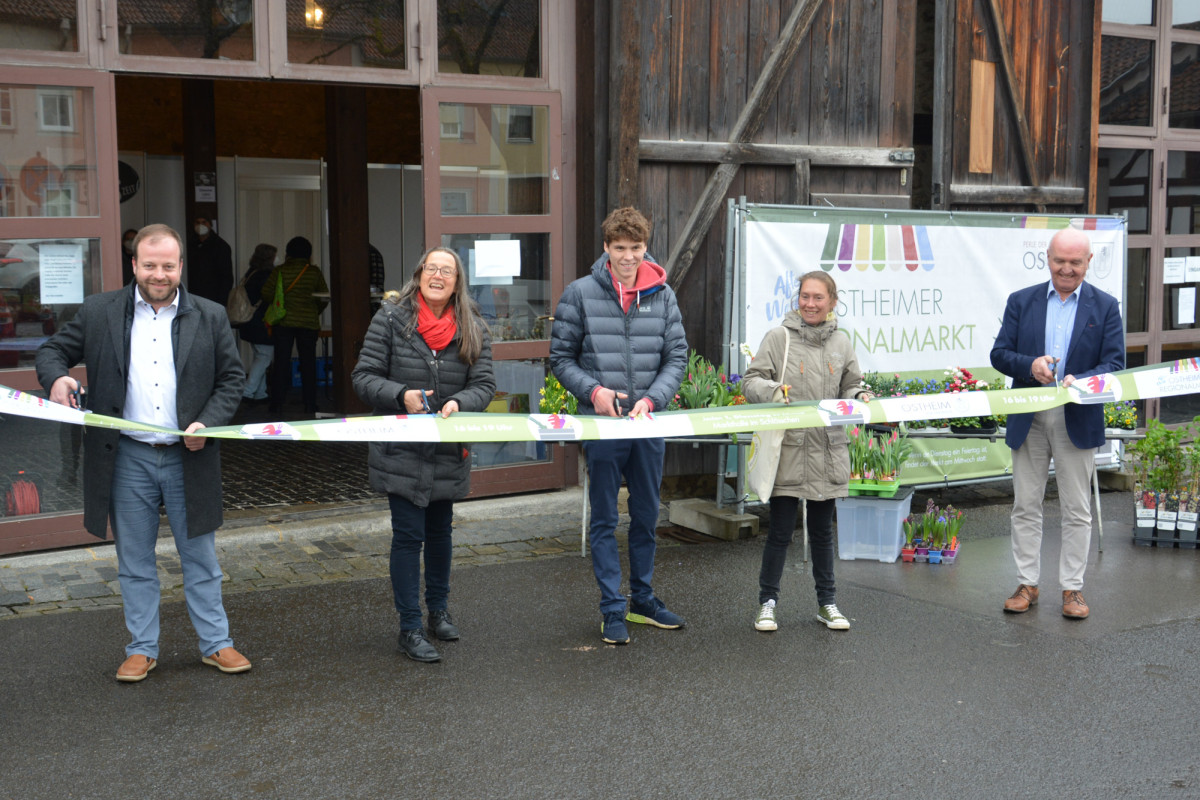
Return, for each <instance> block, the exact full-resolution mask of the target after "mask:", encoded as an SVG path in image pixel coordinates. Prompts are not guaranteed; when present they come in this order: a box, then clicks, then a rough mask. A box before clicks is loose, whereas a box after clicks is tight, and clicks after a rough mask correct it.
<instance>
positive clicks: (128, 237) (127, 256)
mask: <svg viewBox="0 0 1200 800" xmlns="http://www.w3.org/2000/svg"><path fill="white" fill-rule="evenodd" d="M136 238H137V228H129V229H128V230H126V231H125V233H123V234H121V285H122V286H128V285H129V282H130V281H132V280H133V240H134V239H136Z"/></svg>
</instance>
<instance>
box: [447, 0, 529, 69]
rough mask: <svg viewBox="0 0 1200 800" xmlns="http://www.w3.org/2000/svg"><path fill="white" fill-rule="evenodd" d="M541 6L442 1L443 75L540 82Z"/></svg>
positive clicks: (497, 0) (496, 0) (501, 0)
mask: <svg viewBox="0 0 1200 800" xmlns="http://www.w3.org/2000/svg"><path fill="white" fill-rule="evenodd" d="M539 6H540V3H539V2H538V0H438V4H437V9H438V22H437V24H438V71H439V72H459V73H462V74H464V75H507V76H510V77H518V78H537V77H539V76H540V75H541V74H542V69H541V49H540V45H541V35H540V34H541V18H540V12H539Z"/></svg>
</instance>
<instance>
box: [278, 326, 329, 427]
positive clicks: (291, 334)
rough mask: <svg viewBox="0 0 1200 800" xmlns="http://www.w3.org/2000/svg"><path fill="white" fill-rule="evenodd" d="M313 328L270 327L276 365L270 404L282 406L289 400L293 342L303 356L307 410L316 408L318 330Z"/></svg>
mask: <svg viewBox="0 0 1200 800" xmlns="http://www.w3.org/2000/svg"><path fill="white" fill-rule="evenodd" d="M318 333H319V331H316V330H314V329H312V328H289V327H284V326H281V325H277V326H275V327H274V328H272V329H271V341H272V343H273V344H274V345H275V366H274V374H273V375H272V381H271V384H272V385H271V390H272V391H270V392H269V394H270V396H271V405H273V406H281V405H283V404H284V402H285V401H286V400H287V396H288V389H290V388H291V386H292V343H293V342H294V343H295V345H296V355H297V356H299V359H300V387H301V388H300V392H301V396H302V397H303V398H304V410H305V411H308V412H314V411H316V410H317V334H318Z"/></svg>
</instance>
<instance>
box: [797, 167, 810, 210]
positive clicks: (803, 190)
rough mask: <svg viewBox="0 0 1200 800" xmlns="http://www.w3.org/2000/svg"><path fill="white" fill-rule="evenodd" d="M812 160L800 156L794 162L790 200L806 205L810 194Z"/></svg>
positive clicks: (799, 204)
mask: <svg viewBox="0 0 1200 800" xmlns="http://www.w3.org/2000/svg"><path fill="white" fill-rule="evenodd" d="M811 167H812V162H811V161H809V160H808V159H806V158H802V159H800V160H799V161H797V162H796V181H795V183H793V184H792V189H793V193H792V202H793V203H795V204H796V205H798V206H806V205H808V203H809V196H810V195H811V194H812V168H811Z"/></svg>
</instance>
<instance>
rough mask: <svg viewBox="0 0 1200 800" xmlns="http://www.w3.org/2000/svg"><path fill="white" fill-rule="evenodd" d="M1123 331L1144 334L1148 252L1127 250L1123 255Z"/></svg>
mask: <svg viewBox="0 0 1200 800" xmlns="http://www.w3.org/2000/svg"><path fill="white" fill-rule="evenodd" d="M1125 259H1126V260H1125V331H1126V333H1145V332H1146V307H1147V306H1146V304H1147V299H1146V278H1147V276H1148V275H1149V272H1150V250H1149V249H1148V248H1144V247H1137V248H1133V247H1131V248H1129V250H1128V251H1127V252H1126V254H1125Z"/></svg>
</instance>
